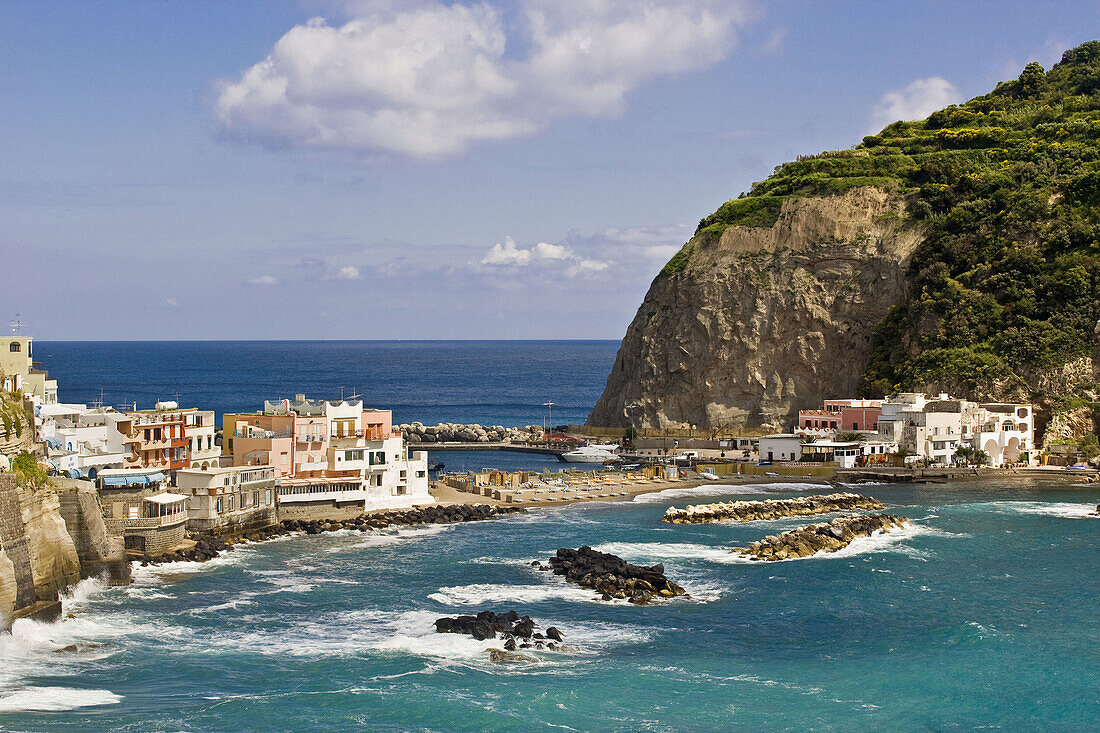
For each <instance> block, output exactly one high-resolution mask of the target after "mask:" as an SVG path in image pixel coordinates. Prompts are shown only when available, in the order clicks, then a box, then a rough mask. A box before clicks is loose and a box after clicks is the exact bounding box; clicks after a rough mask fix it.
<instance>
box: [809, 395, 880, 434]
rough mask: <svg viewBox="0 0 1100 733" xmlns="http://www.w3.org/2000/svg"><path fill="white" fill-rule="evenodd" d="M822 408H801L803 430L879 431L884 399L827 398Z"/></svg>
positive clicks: (815, 431)
mask: <svg viewBox="0 0 1100 733" xmlns="http://www.w3.org/2000/svg"><path fill="white" fill-rule="evenodd" d="M823 408H824V409H821V410H799V412H798V429H799V431H801V432H811V433H825V432H847V431H877V430H878V419H879V416H880V415H881V414H882V400H825V401H824V404H823Z"/></svg>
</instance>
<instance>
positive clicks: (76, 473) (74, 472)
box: [68, 468, 84, 478]
mask: <svg viewBox="0 0 1100 733" xmlns="http://www.w3.org/2000/svg"><path fill="white" fill-rule="evenodd" d="M68 473H69V478H84V472H83V471H81V470H80V469H79V468H70V469H69V471H68Z"/></svg>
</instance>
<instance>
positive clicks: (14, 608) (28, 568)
mask: <svg viewBox="0 0 1100 733" xmlns="http://www.w3.org/2000/svg"><path fill="white" fill-rule="evenodd" d="M79 580H80V561H79V559H78V557H77V552H76V547H75V545H74V544H73V540H72V538H71V537H70V536H69V533H68V532H67V531H66V529H65V521H64V520H63V519H62V518H61V511H60V505H59V502H58V498H57V493H56V492H55V491H54V490H53V489H52V488H50V487H49V486H30V485H26V484H23V483H20V482H18V481H17V480H16V477H15V476H14V475H11V474H4V475H0V628H6V627H7V626H8V625H10V623H11V621H12V619H13V618H15V617H18V616H20V615H26V614H37V613H39V611H40V610H41V611H47V612H52V613H59V612H60V604H59V603H58V598H59V596H60V594H61V592H62V591H64V590H65V589H67V588H69V587H70V586H73V585H75V584H76V583H77V582H78V581H79Z"/></svg>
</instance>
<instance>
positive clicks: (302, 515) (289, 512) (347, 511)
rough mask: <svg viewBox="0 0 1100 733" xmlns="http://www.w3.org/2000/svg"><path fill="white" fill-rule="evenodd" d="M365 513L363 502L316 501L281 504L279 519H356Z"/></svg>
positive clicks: (281, 520)
mask: <svg viewBox="0 0 1100 733" xmlns="http://www.w3.org/2000/svg"><path fill="white" fill-rule="evenodd" d="M362 513H363V502H361V501H357V502H356V501H349V502H336V501H314V502H308V503H306V502H294V503H293V504H280V505H279V521H280V522H283V521H286V520H287V519H304V520H310V521H321V520H325V519H328V520H332V521H343V520H345V519H354V518H355V517H358V516H359V515H360V514H362Z"/></svg>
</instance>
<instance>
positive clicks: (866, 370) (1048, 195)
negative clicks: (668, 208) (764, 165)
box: [589, 41, 1100, 432]
mask: <svg viewBox="0 0 1100 733" xmlns="http://www.w3.org/2000/svg"><path fill="white" fill-rule="evenodd" d="M860 202H862V203H860ZM1098 321H1100V42H1095V41H1092V42H1089V43H1086V44H1083V45H1082V46H1079V47H1077V48H1075V49H1072V50H1070V51H1067V52H1066V53H1065V54H1064V55H1063V57H1062V60H1061V61H1060V62H1059V63H1058V64H1056V65H1055V66H1054V67H1053V68H1051V69H1050V71H1044V70H1043V69H1042V67H1041V66H1039V65H1038V64H1035V63H1032V64H1029V65H1028V66H1027V67H1026V68H1025V69H1024V71H1023V73H1022V74H1021V75H1020V77H1019V78H1018V79H1016V80H1013V81H1009V82H1004V83H1002V84H1000V85H998V86H997V88H996V89H994V90H993V91H992V92H990V93H989V94H986V95H983V96H981V97H976V98H974V99H972V100H970V101H968V102H966V103H965V104H962V105H959V106H952V107H948V108H947V109H943V110H940V111H938V112H935V113H933V114H932V115H930V116H929V117H928V118H927V119H926V120H923V121H916V122H896V123H894V124H891V125H889V126H887V127H886V128H885V129H883V130H882V131H881V132H880V133H879V134H877V135H871V136H868V137H866V138H864V140H863V142H862V143H861V144H860V145H858V146H856V147H855V148H853V149H850V150H842V151H832V152H824V153H821V154H820V155H813V156H805V157H800V158H799V159H798V160H796V161H793V162H790V163H786V164H784V165H781V166H779V167H778V168H776V171H775V173H774V174H773V175H772V176H770V177H769V178H768V179H767V180H765V181H762V182H760V183H757V184H754V185H753V187H752V190H751V191H750V192H749V193H747V194H742V196H740V197H739V198H736V199H733V200H731V201H728V202H726V203H725V204H723V205H722V206H721V207H719V208H718V210H717V211H715V212H714V213H713V214H711V215H709V216H707V217H705V218H704V219H703V220H702V221H701V222H700V223H699V227H698V229H697V231H696V233H695V235H694V236H693V237H692V239H691V240H690V241H689V242H688V243H687V244H685V245H684V247H683V249H681V250H680V252H679V253H677V254H676V255H675V256H674V257H673V258H672V259H671V260H670V261H669V263H668V264H667V265H666V266H665V267H664V269H663V270H662V271H661V272H660V273H659V274H658V275H657V277H656V278H655V279H654V281H653V284H652V285H651V287H650V290H649V293H647V295H646V298H645V300H644V301H643V303H642V306H641V307H640V308H639V310H638V314H637V316H636V317H635V319H634V321H633V322H632V323H631V325H630V327H629V329H628V331H627V334H626V337H625V338H624V340H623V345H622V348H621V349H620V352H619V355H618V358H617V360H616V363H615V366H614V367H613V370H612V373H611V375H610V376H609V378H608V385H607V389H606V390H605V392H604V394H603V396H602V397H601V399H600V401H599V403H598V404H597V406H596V408H595V409H594V410H593V413H592V415H591V416H590V417H589V423H590V424H594V425H624V424H634V425H638V426H660V425H683V424H695V425H699V426H709V427H716V426H718V425H722V424H729V425H742V426H754V425H761V426H769V427H779V426H780V425H782V424H785V423H786V422H787V421H788V420H789V418H790V416H791V415H792V413H793V412H794V411H796V410H797V409H799V408H802V407H807V406H811V405H814V404H817V403H818V402H819V400H820V399H822V398H825V397H838V396H845V395H850V394H853V393H859V394H861V395H865V396H880V395H883V394H888V393H891V392H895V391H899V390H916V389H945V390H949V391H952V392H955V393H957V394H960V395H963V396H969V397H972V398H977V399H1009V398H1019V399H1025V398H1030V399H1034V400H1036V401H1038V402H1040V403H1041V404H1042V405H1043V406H1045V408H1046V410H1047V413H1048V415H1053V416H1055V419H1056V421H1057V420H1061V417H1059V416H1061V415H1063V414H1066V413H1070V412H1073V413H1075V417H1074V418H1073V420H1076V421H1077V423H1079V426H1078V427H1087V422H1088V421H1087V419H1086V420H1083V421H1082V418H1083V417H1085V415H1086V414H1087V413H1088V412H1089V411H1090V410H1095V409H1096V407H1097V404H1096V400H1097V399H1098V397H1097V384H1096V382H1097V381H1100V374H1097V371H1096V369H1097V367H1100V354H1096V356H1097V357H1098V358H1096V359H1094V353H1095V350H1096V349H1097V342H1096V339H1097V338H1098V337H1100V336H1098V335H1097V328H1098ZM1071 432H1072V431H1071Z"/></svg>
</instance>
